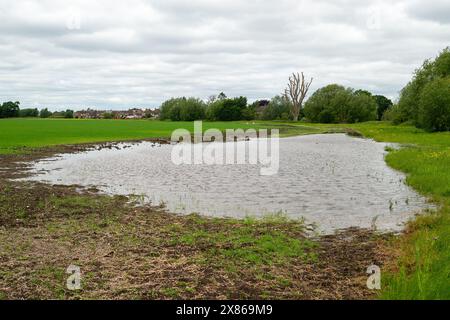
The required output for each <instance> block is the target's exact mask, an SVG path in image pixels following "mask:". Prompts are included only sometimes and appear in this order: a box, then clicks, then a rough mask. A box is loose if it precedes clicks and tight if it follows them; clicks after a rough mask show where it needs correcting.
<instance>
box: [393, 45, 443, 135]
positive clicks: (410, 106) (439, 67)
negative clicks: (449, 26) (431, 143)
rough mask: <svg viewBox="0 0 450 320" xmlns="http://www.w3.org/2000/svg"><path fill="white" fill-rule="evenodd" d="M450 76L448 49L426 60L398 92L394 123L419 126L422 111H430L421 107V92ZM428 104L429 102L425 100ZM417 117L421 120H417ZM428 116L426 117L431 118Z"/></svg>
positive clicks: (428, 108)
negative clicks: (438, 80) (432, 58)
mask: <svg viewBox="0 0 450 320" xmlns="http://www.w3.org/2000/svg"><path fill="white" fill-rule="evenodd" d="M449 76H450V49H449V48H446V49H444V50H443V51H442V52H441V53H440V54H439V55H438V57H437V58H436V59H435V60H434V61H432V60H426V61H425V62H424V63H423V65H422V66H421V67H420V68H419V69H417V70H416V71H415V73H414V77H413V79H412V80H411V81H410V82H409V83H408V84H407V85H406V86H405V87H404V88H403V89H402V91H401V92H400V99H399V102H398V110H397V111H398V112H397V114H396V118H395V119H394V123H401V122H405V121H412V122H413V123H415V124H416V125H418V126H420V125H422V124H421V121H423V117H424V115H423V111H424V110H432V109H434V108H430V107H429V106H428V107H426V108H423V107H422V102H423V101H424V100H422V92H423V90H424V89H425V88H426V87H427V85H428V84H429V83H431V82H433V81H435V80H436V79H442V78H445V77H449ZM427 101H428V102H430V101H431V100H429V99H427ZM419 115H420V117H421V120H419ZM431 116H432V115H429V116H428V117H431Z"/></svg>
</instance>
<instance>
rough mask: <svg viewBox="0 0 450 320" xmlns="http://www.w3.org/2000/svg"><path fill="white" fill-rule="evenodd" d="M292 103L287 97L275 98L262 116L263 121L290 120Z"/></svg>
mask: <svg viewBox="0 0 450 320" xmlns="http://www.w3.org/2000/svg"><path fill="white" fill-rule="evenodd" d="M291 105H292V103H291V102H290V101H288V100H287V99H286V98H285V97H281V96H275V97H273V98H272V100H270V103H269V105H268V106H267V108H265V109H264V111H263V112H262V115H261V119H262V120H290V119H291V117H290V110H291Z"/></svg>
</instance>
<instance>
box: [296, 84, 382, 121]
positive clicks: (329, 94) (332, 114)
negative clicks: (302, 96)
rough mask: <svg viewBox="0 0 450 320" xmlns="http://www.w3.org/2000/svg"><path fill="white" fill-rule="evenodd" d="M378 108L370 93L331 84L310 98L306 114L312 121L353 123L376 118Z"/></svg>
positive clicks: (306, 106) (306, 104)
mask: <svg viewBox="0 0 450 320" xmlns="http://www.w3.org/2000/svg"><path fill="white" fill-rule="evenodd" d="M376 110H377V104H376V102H375V98H374V97H373V96H372V95H371V94H370V93H369V94H367V92H366V91H356V92H354V91H353V89H351V88H345V87H343V86H340V85H337V84H331V85H328V86H326V87H323V88H321V89H319V90H317V91H316V92H315V93H314V94H313V95H312V96H311V98H309V100H308V101H307V102H306V103H305V108H304V114H305V116H306V118H307V119H308V120H310V121H312V122H322V123H353V122H362V121H369V120H375V119H376V118H377V114H376Z"/></svg>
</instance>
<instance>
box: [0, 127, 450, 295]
mask: <svg viewBox="0 0 450 320" xmlns="http://www.w3.org/2000/svg"><path fill="white" fill-rule="evenodd" d="M212 127H213V128H219V129H225V128H243V129H246V128H249V127H253V128H273V127H279V128H280V129H281V132H282V133H283V134H284V135H291V134H305V133H319V132H326V131H336V130H337V131H339V130H342V129H344V128H352V129H354V130H358V131H359V132H361V133H362V134H363V135H364V136H366V137H369V138H373V139H375V140H377V141H385V142H398V143H401V144H403V145H404V147H403V148H402V149H400V150H397V151H391V152H390V153H389V154H388V156H387V157H386V161H387V163H388V164H389V165H390V166H392V167H393V168H395V169H398V170H401V171H403V172H405V173H406V174H407V176H408V178H407V183H408V184H410V185H411V186H412V187H413V188H415V189H416V190H418V191H419V192H421V193H422V194H424V195H426V196H428V197H429V198H430V199H431V200H432V201H434V202H435V203H436V204H437V205H438V207H439V209H438V211H437V212H436V213H432V214H427V215H423V216H421V217H419V218H417V219H416V220H415V221H414V222H413V223H411V224H410V226H409V228H408V229H407V232H406V233H405V234H404V235H402V236H401V237H399V238H397V239H396V240H394V241H393V242H392V243H391V244H390V245H389V246H390V249H391V250H393V251H395V252H397V253H398V259H397V260H396V261H392V263H391V264H389V270H388V271H387V270H384V273H383V280H382V281H383V282H382V286H383V290H382V292H381V294H380V298H384V299H450V249H449V248H450V169H449V168H450V133H449V132H446V133H427V132H424V131H422V130H420V129H416V128H415V127H412V126H392V125H391V124H389V123H384V122H370V123H362V124H352V125H325V124H306V123H295V124H294V123H281V122H260V121H257V122H230V123H224V122H213V123H207V122H206V123H204V129H207V128H212ZM176 128H187V129H192V128H193V124H192V123H183V122H160V121H145V120H143V121H138V120H136V121H135V120H128V121H118V120H50V119H49V120H41V119H32V120H31V119H8V120H0V153H3V154H7V153H9V154H11V153H16V152H27V149H28V148H35V147H44V146H48V145H58V144H74V143H86V142H98V141H111V140H130V139H131V140H132V139H144V138H155V137H161V138H162V137H169V136H170V134H171V132H172V130H174V129H176ZM204 237H206V238H207V239H208V241H215V240H214V239H212V238H211V237H208V236H207V235H206V234H203V235H200V236H199V237H197V236H196V235H192V234H188V235H186V236H185V237H183V238H182V239H181V240H180V241H182V242H186V243H187V242H189V243H190V242H196V241H197V239H199V238H200V239H203V238H204ZM204 241H206V240H204ZM283 248H285V247H284V246H283ZM274 250H276V248H275V249H274Z"/></svg>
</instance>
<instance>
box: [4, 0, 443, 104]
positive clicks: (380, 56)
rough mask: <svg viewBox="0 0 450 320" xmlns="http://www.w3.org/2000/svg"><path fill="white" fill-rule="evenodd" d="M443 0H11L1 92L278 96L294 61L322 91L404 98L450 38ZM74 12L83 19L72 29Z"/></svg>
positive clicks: (133, 97) (106, 98) (89, 97)
mask: <svg viewBox="0 0 450 320" xmlns="http://www.w3.org/2000/svg"><path fill="white" fill-rule="evenodd" d="M438 2H439V1H436V2H433V1H432V2H430V1H416V6H419V7H420V6H423V5H424V4H425V5H426V6H427V7H428V8H429V10H428V13H426V15H425V16H426V17H425V16H424V15H423V14H425V13H424V12H419V11H420V10H418V9H417V8H416V9H414V6H413V5H410V4H409V3H410V1H407V0H402V1H397V2H395V3H394V4H393V3H392V2H391V1H388V0H379V1H376V2H375V1H374V2H370V3H369V4H367V3H364V2H361V1H357V0H338V1H331V0H329V1H326V0H319V1H313V0H300V1H296V0H282V1H263V0H258V1H238V0H229V1H212V0H193V1H181V0H164V1H163V0H156V1H144V0H132V1H127V2H124V1H119V0H109V1H107V0H104V1H96V2H95V3H94V2H92V1H88V0H72V1H69V2H62V1H56V0H55V1H52V0H42V1H39V2H30V1H24V0H16V1H13V0H2V3H1V4H0V18H1V20H2V23H1V24H0V56H1V60H0V100H20V101H22V105H27V106H28V105H29V106H46V107H50V108H53V109H57V108H65V107H69V106H70V107H74V108H81V107H86V106H91V107H95V106H96V107H99V108H127V107H131V106H135V105H141V106H148V107H156V106H158V105H159V104H160V103H161V101H163V100H164V99H167V98H169V97H172V96H181V95H186V96H199V97H201V98H206V97H208V96H209V95H211V94H216V93H217V92H220V91H225V92H226V93H227V94H228V95H230V96H233V95H246V96H248V97H249V98H250V99H257V98H270V97H272V96H273V95H276V94H279V93H280V92H281V91H282V89H283V87H284V86H285V84H286V78H287V76H288V75H289V74H290V73H291V72H293V71H296V70H299V71H305V72H306V73H307V74H308V75H311V76H314V78H315V81H314V83H313V89H317V88H319V87H320V86H322V85H326V84H328V83H333V82H338V83H342V84H344V85H348V86H352V87H355V88H365V89H369V90H372V91H373V92H375V93H379V94H386V95H388V96H390V97H395V96H396V95H397V94H398V91H399V90H400V89H401V88H402V87H403V86H404V85H405V83H406V82H407V81H408V79H409V78H410V76H411V73H412V72H413V70H414V69H415V68H416V67H417V66H418V65H419V64H420V63H421V62H422V61H423V60H424V59H426V58H429V57H433V56H435V55H436V53H437V52H438V51H439V50H441V49H442V48H444V47H445V46H447V45H448V42H449V41H448V40H449V39H448V35H449V34H450V25H449V24H445V23H443V21H444V20H442V17H441V12H442V11H445V10H444V9H445V8H443V7H442V6H441V4H439V3H438ZM434 4H436V6H435V5H434ZM416 11H417V12H416ZM73 12H75V13H76V14H79V18H80V22H81V24H80V29H68V28H67V25H66V24H67V19H68V18H70V15H71V14H72V13H73ZM419 13H421V14H422V15H420V14H419Z"/></svg>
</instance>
